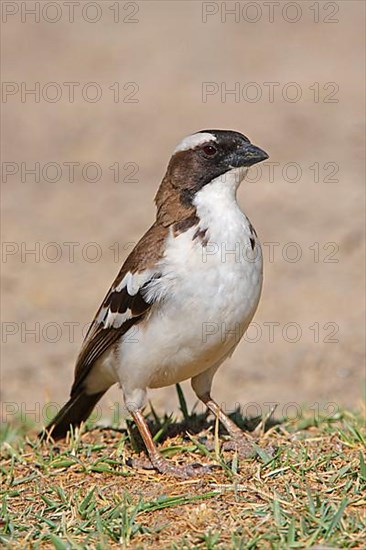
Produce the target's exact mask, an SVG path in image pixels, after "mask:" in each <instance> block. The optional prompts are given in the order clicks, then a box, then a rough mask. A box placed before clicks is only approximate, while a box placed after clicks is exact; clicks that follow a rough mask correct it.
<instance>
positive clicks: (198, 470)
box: [129, 455, 215, 479]
mask: <svg viewBox="0 0 366 550" xmlns="http://www.w3.org/2000/svg"><path fill="white" fill-rule="evenodd" d="M129 465H131V466H132V467H134V468H141V469H143V470H157V471H158V472H159V473H160V474H164V475H169V476H172V477H175V478H177V479H189V478H191V477H200V476H202V475H206V474H208V473H211V472H212V469H213V468H214V467H215V466H210V465H205V464H198V463H193V464H186V465H176V464H172V463H171V462H170V461H169V460H167V459H165V458H164V457H163V456H161V455H159V456H157V457H153V458H151V460H149V459H141V458H137V459H133V460H131V461H130V464H129Z"/></svg>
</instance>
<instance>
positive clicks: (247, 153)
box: [232, 143, 269, 168]
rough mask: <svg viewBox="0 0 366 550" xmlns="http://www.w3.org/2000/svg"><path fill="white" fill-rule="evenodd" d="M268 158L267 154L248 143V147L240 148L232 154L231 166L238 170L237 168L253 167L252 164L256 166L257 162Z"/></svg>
mask: <svg viewBox="0 0 366 550" xmlns="http://www.w3.org/2000/svg"><path fill="white" fill-rule="evenodd" d="M268 158H269V157H268V155H267V153H266V152H265V151H263V149H260V148H259V147H257V146H256V145H253V144H252V143H248V145H244V147H240V149H238V150H237V151H236V152H235V153H234V157H233V163H232V165H233V167H235V168H239V166H253V164H257V162H262V161H263V160H267V159H268Z"/></svg>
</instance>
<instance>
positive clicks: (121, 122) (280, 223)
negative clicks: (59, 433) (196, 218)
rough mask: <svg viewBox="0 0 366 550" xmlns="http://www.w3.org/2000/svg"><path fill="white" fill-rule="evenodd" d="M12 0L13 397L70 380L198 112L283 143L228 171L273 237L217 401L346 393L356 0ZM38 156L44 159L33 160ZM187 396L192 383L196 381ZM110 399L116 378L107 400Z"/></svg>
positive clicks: (6, 275) (354, 260)
mask: <svg viewBox="0 0 366 550" xmlns="http://www.w3.org/2000/svg"><path fill="white" fill-rule="evenodd" d="M11 4H12V5H13V6H15V7H17V8H18V9H19V11H18V13H15V14H14V15H8V17H7V20H6V21H5V19H4V18H5V16H4V17H3V25H2V27H3V38H2V79H3V81H4V82H6V83H7V84H6V88H5V92H4V93H5V95H3V103H2V111H3V122H2V137H3V139H2V159H3V177H2V240H3V248H2V264H1V267H2V285H1V292H2V329H3V333H2V387H1V397H2V402H3V412H4V413H5V417H6V418H8V419H11V418H12V416H13V414H14V412H15V411H19V410H22V411H25V410H28V411H30V412H31V411H35V415H36V416H37V417H38V416H39V415H38V413H40V412H42V407H43V404H44V403H45V402H46V401H53V402H57V403H62V402H63V401H64V400H65V398H66V396H67V395H68V392H69V388H70V384H71V381H72V376H73V365H74V361H75V358H76V355H77V352H78V350H79V347H80V344H81V341H82V329H83V328H85V326H86V324H87V323H88V322H89V321H91V319H92V316H93V314H94V313H95V310H96V309H97V307H98V305H99V302H100V300H101V299H102V297H103V296H104V293H105V292H106V290H107V288H108V286H109V284H110V283H111V282H112V280H113V278H114V276H115V274H116V272H117V271H118V269H119V264H120V262H121V261H122V260H123V259H124V258H125V257H126V255H127V253H128V250H129V249H130V248H131V246H132V245H133V243H134V242H136V241H137V240H138V239H139V237H140V236H141V235H142V233H143V232H144V231H145V230H146V228H147V227H148V226H149V224H150V223H151V221H152V219H153V217H154V205H153V197H154V193H155V191H156V189H157V186H158V184H159V182H160V180H161V178H162V175H163V173H164V170H165V167H166V164H167V162H168V159H169V157H170V154H171V151H172V149H173V148H174V146H175V144H176V143H177V141H179V140H180V139H181V138H182V137H183V136H185V135H186V134H189V133H192V132H194V131H197V130H199V129H203V128H231V129H236V130H239V131H242V132H243V133H245V134H247V135H248V136H249V137H250V138H251V139H252V141H253V142H254V143H256V144H257V145H259V146H261V147H262V148H264V149H265V150H266V151H268V152H269V154H270V161H269V162H272V163H278V164H275V165H274V164H269V162H267V163H266V164H265V165H263V166H262V168H261V173H258V172H256V171H255V170H254V171H253V172H252V175H251V178H252V179H258V181H256V182H254V181H250V182H247V183H246V184H244V185H242V187H241V189H240V191H239V201H240V203H241V205H242V207H243V209H244V210H245V212H246V213H247V214H248V215H249V217H250V219H251V220H252V222H253V224H254V226H255V227H256V229H257V232H258V234H259V236H260V239H261V241H262V243H265V244H264V258H265V284H264V289H263V295H262V300H261V303H260V307H259V310H258V312H257V315H256V317H255V320H254V321H255V324H254V325H253V326H252V327H251V329H250V331H249V333H248V337H247V341H246V342H243V343H241V345H240V346H239V348H238V349H237V351H236V353H235V354H234V356H233V357H232V358H231V359H230V360H229V361H227V363H226V364H225V365H224V366H223V367H222V368H221V370H220V371H219V373H218V374H217V376H216V379H215V386H214V393H215V395H216V397H217V399H218V401H219V402H221V403H224V404H225V407H226V409H227V410H231V409H233V408H234V407H235V404H240V405H241V407H242V408H243V409H244V410H245V411H247V412H248V414H255V413H256V412H260V411H263V412H265V411H266V410H267V409H268V405H265V403H268V402H280V403H281V405H280V407H279V409H278V411H279V414H281V413H282V412H286V410H287V408H286V404H288V403H292V402H295V403H297V404H298V406H302V404H303V403H305V402H306V403H309V404H311V405H312V406H314V407H315V409H316V408H317V406H318V405H315V404H316V403H319V409H320V411H324V410H325V408H326V407H327V406H328V405H327V404H329V403H334V404H335V405H334V406H330V408H328V409H327V410H328V412H329V413H331V412H332V411H333V410H334V408H336V407H338V406H350V407H356V406H357V404H358V403H359V401H360V399H361V398H362V397H363V396H364V390H363V386H364V381H365V370H364V357H363V350H364V333H365V327H364V270H363V265H364V262H363V257H364V255H363V253H364V245H363V235H364V165H363V150H364V139H363V135H364V127H363V119H364V116H363V115H364V110H363V98H364V88H363V82H364V80H363V69H362V66H363V65H362V64H363V56H364V54H363V52H364V39H363V37H364V31H363V24H362V23H363V18H364V4H363V3H362V2H353V1H347V2H345V1H343V2H331V3H328V4H327V6H326V3H324V2H319V3H315V4H316V5H317V6H318V8H319V13H318V14H317V13H315V12H314V11H312V10H311V9H310V4H313V3H310V2H303V1H302V2H297V5H298V10H299V11H298V12H297V13H295V12H293V11H291V10H292V8H291V9H289V8H286V5H287V4H288V3H286V2H281V6H280V8H278V11H275V13H274V21H273V22H270V21H269V15H268V8H266V7H265V6H264V4H263V3H261V2H256V3H254V4H255V5H256V6H257V12H256V13H254V11H250V10H247V11H245V10H246V8H245V5H246V4H248V3H247V2H242V3H240V8H241V11H240V13H239V12H238V13H237V14H236V17H237V21H235V20H234V16H229V15H228V14H225V12H224V11H223V10H224V8H223V7H222V6H225V3H223V4H222V3H215V2H211V3H201V2H155V1H152V2H138V3H135V2H132V3H131V2H130V3H125V2H120V3H119V7H120V12H119V14H118V13H117V12H116V7H114V8H113V6H112V4H113V5H115V4H116V3H112V2H109V1H104V2H97V3H96V4H97V6H98V7H99V9H98V10H97V11H96V8H90V7H89V8H87V10H84V11H85V13H84V14H83V13H82V12H81V6H79V8H78V9H76V8H75V14H74V23H70V22H69V20H68V19H69V18H70V14H69V13H68V12H67V10H66V7H65V6H64V4H63V2H58V4H59V6H60V10H61V16H60V20H59V21H57V22H55V23H51V22H50V21H51V20H52V19H54V18H56V17H57V16H58V13H56V12H55V11H52V10H55V8H52V6H51V7H49V8H47V10H48V9H49V11H47V10H46V11H44V12H41V13H40V22H39V23H37V22H34V19H32V16H29V15H27V14H24V13H21V3H20V2H18V3H17V2H13V3H11ZM31 4H34V3H33V2H28V4H27V5H31ZM41 4H42V6H43V7H44V6H45V5H47V4H49V3H48V2H43V3H42V2H41ZM86 4H88V2H81V5H82V7H85V5H86ZM127 4H128V5H127ZM232 4H233V3H227V4H226V7H227V8H229V7H230V6H231V5H232ZM237 4H239V3H237ZM252 4H253V3H252ZM329 5H330V7H329ZM111 8H112V9H111ZM93 9H94V11H93ZM251 9H255V7H254V8H251ZM314 9H315V8H314ZM99 10H100V13H99ZM258 10H259V11H258ZM207 11H208V12H209V13H207ZM216 11H217V13H215V12H216ZM333 12H334V13H335V12H337V13H335V14H333ZM260 14H261V15H260ZM99 15H100V19H99V21H96V22H95V23H91V22H89V21H88V19H89V20H92V19H93V18H96V17H99ZM21 17H23V19H24V20H25V22H22V20H21ZM114 17H116V18H117V19H118V18H119V22H114V20H113V18H114ZM258 17H259V20H258V21H257V22H254V20H255V19H256V18H258ZM298 17H299V20H298V21H296V22H292V23H291V22H289V21H288V20H289V19H292V20H294V19H295V18H298ZM316 17H318V18H319V22H315V21H314V18H316ZM123 19H124V20H123ZM132 19H135V20H136V22H131V20H132ZM286 19H287V20H286ZM334 20H338V21H334ZM331 21H333V22H331ZM70 82H74V83H76V84H74V85H71V84H65V83H70ZM22 83H23V84H22ZM35 83H39V84H35ZM50 83H54V84H53V85H52V84H50ZM90 83H96V84H94V85H93V84H92V85H91V84H90ZM116 83H117V84H116ZM207 83H209V84H207ZM249 83H251V84H249ZM265 83H267V84H265ZM268 83H275V84H272V85H269V84H268ZM290 83H292V84H290ZM248 84H249V85H248ZM37 86H39V92H38V90H37ZM72 87H73V89H74V94H75V96H74V101H71V100H70V96H69V91H70V90H71V89H72ZM235 87H236V88H235ZM31 88H35V89H36V95H34V94H33V95H32V94H26V93H25V92H26V89H28V90H29V89H31ZM233 89H236V95H235V94H229V93H226V92H228V91H229V90H233ZM117 90H118V91H119V98H118V97H117ZM271 90H272V93H273V95H272V96H271V95H270V91H271ZM96 94H97V96H98V94H99V99H98V97H97V100H96V101H93V98H94V97H95V96H96ZM57 95H58V96H57ZM54 99H56V100H55V101H54ZM71 99H72V98H71ZM295 99H297V101H295ZM38 100H39V101H38ZM4 162H5V163H10V164H4ZM22 163H23V164H22ZM35 163H39V172H40V175H39V178H38V177H37V176H34V175H32V174H31V173H29V172H27V170H29V169H31V168H32V167H33V168H34V166H35ZM47 163H54V164H52V165H48V164H47ZM70 163H78V164H77V165H76V164H75V165H74V166H75V174H74V178H72V177H71V176H70V173H69V171H71V165H70ZM88 163H95V164H94V165H89V164H88ZM116 163H119V167H120V173H119V175H118V174H116V166H117V164H116ZM127 163H130V164H127ZM289 163H290V164H289ZM294 163H295V164H294ZM111 166H114V168H113V169H111V168H110V167H111ZM270 170H273V177H272V176H271V173H270ZM98 171H99V174H98V173H97V172H98ZM12 172H15V173H12ZM95 174H96V175H97V176H98V177H99V176H100V178H99V181H95V182H92V181H90V180H92V179H93V178H95ZM114 177H115V178H116V179H118V180H119V181H118V182H117V183H116V182H115V181H114ZM35 179H39V181H35ZM52 179H54V180H57V181H54V182H52V181H51V180H52ZM72 180H73V181H72ZM88 180H89V181H88ZM295 180H296V181H295ZM52 243H53V244H52ZM70 243H74V244H70ZM91 243H94V244H91ZM289 243H295V244H289ZM72 249H73V250H74V254H72V252H71V251H72ZM32 250H33V251H35V252H34V253H33V254H32V253H31V251H32ZM272 323H273V324H272ZM271 327H272V329H271ZM270 330H273V334H272V333H271V332H270ZM32 331H33V332H32ZM187 396H188V398H189V401H190V403H193V402H194V398H193V396H192V393H191V390H189V389H188V385H187ZM150 397H151V398H152V400H153V402H154V406H155V407H156V408H158V409H160V410H167V411H169V410H173V409H175V408H176V407H177V403H176V397H175V392H174V388H169V389H164V390H156V391H154V392H151V394H150ZM119 399H120V394H119V392H118V389H117V388H116V390H115V391H111V392H109V393H108V394H107V396H106V397H105V399H104V402H103V403H104V407H105V409H107V408H109V407H110V406H111V404H112V403H113V402H114V401H117V400H119ZM250 403H252V405H250ZM253 403H254V404H253ZM255 404H256V405H255ZM294 410H295V409H294V408H292V410H291V409H289V412H292V413H293V412H294ZM31 416H32V415H31ZM33 417H34V415H33ZM38 419H39V418H38Z"/></svg>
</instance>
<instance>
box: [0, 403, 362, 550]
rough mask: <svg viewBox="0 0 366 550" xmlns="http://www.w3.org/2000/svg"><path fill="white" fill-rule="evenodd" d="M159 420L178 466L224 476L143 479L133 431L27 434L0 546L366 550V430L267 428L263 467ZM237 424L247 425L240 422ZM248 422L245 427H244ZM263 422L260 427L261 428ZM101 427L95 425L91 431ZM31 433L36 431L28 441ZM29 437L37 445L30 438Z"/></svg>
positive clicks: (6, 483)
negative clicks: (58, 438)
mask: <svg viewBox="0 0 366 550" xmlns="http://www.w3.org/2000/svg"><path fill="white" fill-rule="evenodd" d="M178 397H179V403H180V409H181V413H182V417H183V419H182V421H181V422H180V423H175V422H173V419H172V418H171V417H164V418H160V417H159V416H158V415H157V413H156V412H155V411H154V410H152V412H151V413H150V416H149V420H150V422H151V425H152V428H153V430H154V434H155V439H156V441H157V442H158V444H159V445H161V447H162V449H163V451H164V454H165V455H166V456H167V457H169V459H170V460H173V461H179V462H183V463H185V462H194V461H195V462H201V463H211V464H215V465H216V466H217V467H216V468H215V469H213V470H212V473H210V474H209V475H207V476H205V477H203V478H199V479H192V480H188V481H177V480H175V479H172V478H168V477H164V476H161V475H159V474H157V473H155V472H154V471H151V470H135V469H132V468H131V467H129V466H128V464H129V461H128V459H129V458H130V457H131V456H135V455H136V453H137V452H139V451H140V450H141V441H140V439H139V437H138V435H137V434H136V431H135V429H134V427H133V426H132V425H129V427H128V430H127V431H125V430H119V429H117V427H116V426H115V427H113V428H111V429H99V428H94V429H91V430H90V431H86V430H85V429H84V430H76V431H75V433H73V434H71V436H70V437H69V438H68V440H67V441H63V442H61V443H55V444H51V443H47V444H41V443H39V441H38V440H37V439H36V438H35V437H34V435H33V433H35V432H33V431H32V428H31V427H30V426H24V425H23V424H21V423H18V424H13V425H6V426H3V429H2V433H1V441H2V460H1V467H0V472H1V497H2V504H1V516H0V517H1V519H0V533H1V534H0V544H2V545H3V546H5V547H9V548H10V547H12V548H30V547H31V548H42V547H47V548H55V549H57V550H64V549H70V548H75V549H78V548H80V549H86V548H96V549H102V548H110V547H112V548H113V547H116V548H117V547H121V545H122V547H129V548H141V549H142V548H154V549H155V548H157V549H158V548H169V549H175V550H178V549H179V550H180V549H193V548H199V549H213V550H218V549H227V548H233V549H238V550H239V549H254V548H283V549H288V548H308V547H311V546H314V545H324V546H328V547H335V548H364V545H365V540H366V519H365V506H366V501H365V494H366V491H365V489H366V464H365V462H366V460H365V455H364V449H365V437H366V436H365V420H364V417H363V416H362V414H361V413H351V412H347V411H341V412H339V413H337V415H336V416H334V417H333V418H331V419H329V418H323V419H322V418H320V419H317V421H316V422H315V421H314V419H313V418H312V416H311V414H310V413H309V416H306V415H305V416H304V417H302V418H300V419H298V420H296V421H290V420H286V419H284V420H283V421H282V422H281V423H274V424H272V426H271V427H269V428H268V423H267V431H265V430H264V429H262V427H261V426H260V427H259V428H258V429H257V433H258V440H257V443H256V446H255V453H253V455H255V456H253V458H250V459H247V460H238V457H237V456H236V454H235V453H233V452H227V451H222V450H221V447H220V442H222V440H223V438H225V437H226V436H225V435H222V434H221V435H220V438H219V434H218V430H217V429H216V428H217V425H216V423H215V421H214V420H213V421H211V422H209V421H208V419H207V417H206V415H196V414H194V413H193V414H192V413H189V412H188V410H187V407H186V404H185V400H184V396H183V394H182V393H179V394H178ZM236 417H237V415H236ZM237 420H238V421H240V420H241V421H240V422H239V423H243V424H244V425H245V423H246V422H247V420H246V419H238V418H237ZM256 424H258V419H257V420H256V421H252V427H253V426H255V425H256ZM87 427H89V428H91V427H92V426H91V425H89V426H87ZM29 430H30V432H29ZM27 433H28V436H27V435H26V434H27Z"/></svg>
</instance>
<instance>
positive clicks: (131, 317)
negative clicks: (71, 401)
mask: <svg viewBox="0 0 366 550" xmlns="http://www.w3.org/2000/svg"><path fill="white" fill-rule="evenodd" d="M167 233H168V229H167V228H166V227H163V226H162V225H159V224H157V223H154V224H153V225H152V226H151V227H150V229H149V230H148V231H147V232H146V233H145V235H144V236H143V237H142V239H141V240H140V241H139V242H138V243H137V245H136V246H135V248H134V249H133V251H132V252H131V254H130V255H129V256H128V258H127V260H126V261H125V263H124V265H123V266H122V268H121V271H120V272H119V274H118V275H117V278H116V280H115V281H114V283H113V285H112V287H111V289H110V290H109V292H108V294H107V295H106V297H105V298H104V300H103V302H102V305H101V306H100V308H99V310H98V312H97V314H96V316H95V318H94V321H93V323H92V324H91V326H90V328H89V330H88V333H87V335H86V337H85V339H84V342H83V346H82V348H81V351H80V354H79V356H78V359H77V362H76V367H75V380H74V384H73V387H72V390H71V395H73V394H75V392H76V391H77V390H78V389H79V388H80V387H81V386H82V384H83V383H84V381H85V379H86V377H87V376H88V374H89V373H90V371H91V369H92V367H93V364H94V363H95V361H97V360H98V359H99V358H100V357H101V356H102V355H103V353H105V352H106V351H107V350H108V349H109V348H110V347H111V346H113V344H114V343H115V342H117V340H119V339H120V338H121V337H122V336H123V335H124V334H126V332H127V331H128V330H129V329H130V328H131V327H132V326H133V325H136V324H137V323H140V322H141V321H142V320H143V319H144V318H145V317H146V316H147V314H148V313H149V310H150V308H151V306H152V305H153V301H152V300H150V299H149V301H146V299H145V292H146V287H147V286H148V285H149V283H150V282H151V281H152V280H153V279H156V278H157V277H160V273H159V272H157V270H156V269H155V268H154V266H156V264H157V262H158V260H159V259H160V258H161V257H162V256H163V254H164V243H165V238H166V236H167ZM127 275H128V276H130V277H131V278H132V279H131V280H130V283H131V282H133V285H132V287H133V291H131V288H130V291H129V286H128V284H125V285H123V284H122V281H124V279H125V278H126V276H127ZM145 275H146V276H145ZM139 281H140V282H141V284H140V285H139V284H138V283H139ZM135 283H136V284H135ZM130 287H131V284H130Z"/></svg>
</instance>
